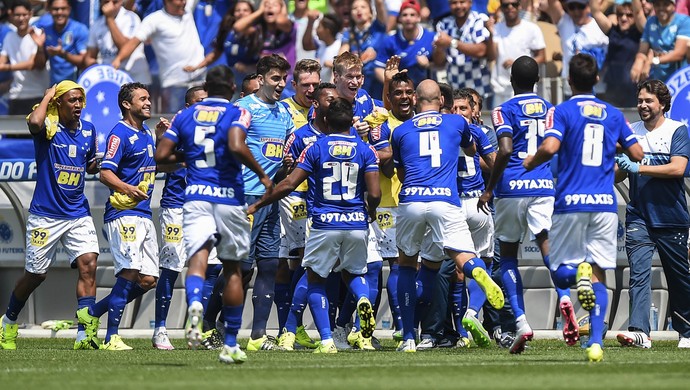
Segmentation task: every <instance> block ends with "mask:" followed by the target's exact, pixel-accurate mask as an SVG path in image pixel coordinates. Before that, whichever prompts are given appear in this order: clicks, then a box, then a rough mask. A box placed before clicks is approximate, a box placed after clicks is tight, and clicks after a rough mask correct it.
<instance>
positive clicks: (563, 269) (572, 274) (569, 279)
mask: <svg viewBox="0 0 690 390" xmlns="http://www.w3.org/2000/svg"><path fill="white" fill-rule="evenodd" d="M551 278H552V279H553V284H555V285H556V288H558V289H566V288H570V286H572V285H574V284H575V283H577V267H574V266H572V265H570V264H563V265H561V266H559V267H558V269H557V270H556V272H551ZM559 297H560V296H559Z"/></svg>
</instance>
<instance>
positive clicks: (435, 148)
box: [419, 131, 443, 168]
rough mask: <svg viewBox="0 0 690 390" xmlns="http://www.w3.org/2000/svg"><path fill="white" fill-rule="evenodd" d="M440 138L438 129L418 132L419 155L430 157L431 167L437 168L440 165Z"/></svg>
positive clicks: (441, 151) (441, 152)
mask: <svg viewBox="0 0 690 390" xmlns="http://www.w3.org/2000/svg"><path fill="white" fill-rule="evenodd" d="M442 154H443V150H441V139H440V137H439V135H438V131H427V132H424V133H419V156H420V157H426V156H429V157H431V167H432V168H438V167H440V166H441V155H442Z"/></svg>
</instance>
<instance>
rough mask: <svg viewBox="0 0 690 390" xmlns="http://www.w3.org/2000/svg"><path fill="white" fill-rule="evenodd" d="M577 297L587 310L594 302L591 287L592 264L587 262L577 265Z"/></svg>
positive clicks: (590, 308) (594, 298)
mask: <svg viewBox="0 0 690 390" xmlns="http://www.w3.org/2000/svg"><path fill="white" fill-rule="evenodd" d="M577 299H578V300H579V301H580V304H581V305H582V308H583V309H585V310H587V311H590V310H592V309H593V308H594V304H595V303H596V296H595V295H594V289H593V288H592V266H591V265H590V264H589V263H580V265H578V266H577Z"/></svg>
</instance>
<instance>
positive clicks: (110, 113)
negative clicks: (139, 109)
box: [78, 65, 132, 152]
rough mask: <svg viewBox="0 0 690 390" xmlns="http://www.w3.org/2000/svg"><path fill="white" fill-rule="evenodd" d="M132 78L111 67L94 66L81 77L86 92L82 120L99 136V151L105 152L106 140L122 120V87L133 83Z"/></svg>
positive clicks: (81, 83)
mask: <svg viewBox="0 0 690 390" xmlns="http://www.w3.org/2000/svg"><path fill="white" fill-rule="evenodd" d="M131 82H132V78H131V77H129V75H128V74H127V73H125V72H123V71H121V70H117V69H115V68H113V67H112V66H110V65H93V66H90V67H89V68H87V69H86V70H85V71H84V73H82V74H81V76H80V77H79V81H78V83H79V84H80V85H81V86H82V87H84V91H86V103H87V104H86V107H85V108H84V111H83V112H82V116H81V117H82V119H84V120H85V121H88V122H91V123H93V124H94V126H95V127H96V133H97V134H98V151H100V152H105V150H106V146H105V139H106V137H107V136H108V133H110V129H112V128H113V127H114V126H115V125H116V124H117V122H118V121H119V120H120V119H122V114H120V108H119V107H118V105H117V94H118V93H119V92H120V86H122V84H125V83H131Z"/></svg>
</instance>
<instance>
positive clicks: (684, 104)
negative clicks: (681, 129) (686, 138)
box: [666, 66, 690, 126]
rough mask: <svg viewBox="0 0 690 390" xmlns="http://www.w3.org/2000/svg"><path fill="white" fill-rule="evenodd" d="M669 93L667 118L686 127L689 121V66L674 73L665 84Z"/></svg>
mask: <svg viewBox="0 0 690 390" xmlns="http://www.w3.org/2000/svg"><path fill="white" fill-rule="evenodd" d="M666 85H667V86H668V89H669V90H670V92H671V96H672V97H671V111H669V113H668V116H669V117H670V118H671V119H673V120H677V121H679V122H683V124H685V125H686V126H687V125H688V121H690V66H686V67H684V68H682V69H680V70H679V71H677V72H676V73H674V74H673V75H672V76H671V77H670V78H669V79H668V81H667V82H666Z"/></svg>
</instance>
